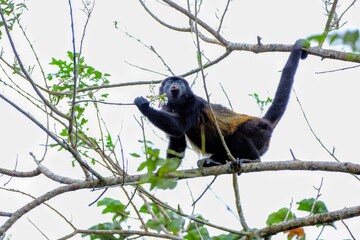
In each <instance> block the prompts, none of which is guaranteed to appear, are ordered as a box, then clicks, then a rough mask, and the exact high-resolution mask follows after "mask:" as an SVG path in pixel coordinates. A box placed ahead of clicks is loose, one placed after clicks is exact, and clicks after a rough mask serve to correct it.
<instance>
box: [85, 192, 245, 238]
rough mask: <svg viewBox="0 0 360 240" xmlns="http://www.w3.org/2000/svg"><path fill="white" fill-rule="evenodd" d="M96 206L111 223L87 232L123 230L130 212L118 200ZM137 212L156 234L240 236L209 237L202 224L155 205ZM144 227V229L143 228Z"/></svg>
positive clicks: (196, 236)
mask: <svg viewBox="0 0 360 240" xmlns="http://www.w3.org/2000/svg"><path fill="white" fill-rule="evenodd" d="M97 205H98V206H104V207H105V208H104V210H103V211H102V214H106V213H110V214H112V215H113V217H112V221H111V222H105V223H99V224H97V225H95V226H92V227H91V228H90V229H89V230H124V229H125V227H124V226H125V225H126V221H127V220H128V218H129V217H130V215H131V214H130V211H127V210H126V206H125V205H124V204H123V203H121V202H120V201H119V200H114V199H111V198H104V199H103V200H101V201H99V202H98V204H97ZM138 211H139V212H140V213H143V214H145V217H144V218H145V219H147V221H146V222H145V226H146V228H149V229H152V230H154V231H156V232H158V233H159V232H160V231H162V230H163V229H166V230H167V231H169V232H171V233H172V234H174V235H176V234H178V233H179V232H180V231H181V232H182V233H183V235H184V239H188V240H198V239H204V240H210V239H215V240H235V239H240V236H238V235H236V234H232V233H229V234H221V235H218V236H210V235H209V232H208V230H207V228H206V227H205V226H204V224H201V223H198V222H195V221H190V222H189V223H188V224H186V219H185V218H184V217H182V216H180V215H179V214H177V213H175V212H173V211H170V210H167V209H163V208H161V207H160V206H158V205H157V204H155V203H145V204H144V205H142V206H141V207H140V208H139V209H138ZM194 217H195V218H197V219H200V220H204V218H203V217H202V216H201V215H195V216H194ZM145 226H144V227H145ZM82 236H83V237H86V236H90V239H91V240H94V239H100V240H122V239H128V238H130V237H135V235H131V234H83V235H82Z"/></svg>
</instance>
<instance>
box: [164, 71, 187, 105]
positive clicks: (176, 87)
mask: <svg viewBox="0 0 360 240" xmlns="http://www.w3.org/2000/svg"><path fill="white" fill-rule="evenodd" d="M160 94H166V97H167V98H168V103H170V104H171V103H179V100H180V101H181V100H182V99H184V98H186V96H188V95H189V94H192V91H191V88H190V86H189V83H188V82H187V81H186V80H185V79H183V78H181V77H168V78H166V79H165V80H164V81H162V83H161V86H160Z"/></svg>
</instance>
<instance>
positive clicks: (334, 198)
mask: <svg viewBox="0 0 360 240" xmlns="http://www.w3.org/2000/svg"><path fill="white" fill-rule="evenodd" d="M225 2H226V1H211V3H208V1H204V4H203V11H202V12H201V15H200V17H202V18H203V20H206V21H207V22H208V23H209V24H211V25H212V26H217V18H216V14H215V13H216V9H217V6H219V8H221V7H223V6H224V4H225ZM351 2H352V1H340V4H341V7H342V8H341V9H344V8H346V7H347V6H349V4H350V3H351ZM147 3H148V4H149V6H150V7H151V9H152V10H154V11H155V12H156V13H157V14H158V16H160V17H161V18H162V19H163V20H165V21H167V22H169V23H171V24H174V25H177V26H186V23H187V20H186V19H185V18H184V17H183V16H182V15H180V14H178V13H176V12H175V11H173V10H171V9H169V8H167V7H164V6H162V5H161V4H159V3H158V2H156V1H147ZM27 4H28V7H29V12H26V13H25V14H24V17H23V24H24V26H26V31H27V33H28V36H29V38H30V39H31V41H32V42H33V43H34V47H35V49H36V52H37V53H38V56H39V58H40V61H41V63H42V64H43V67H44V68H45V71H46V72H51V71H54V68H53V67H51V66H49V65H48V63H49V62H50V61H51V58H52V57H54V58H61V59H64V58H65V57H66V52H67V51H69V50H71V32H70V20H69V9H68V2H67V1H64V0H63V1H60V0H57V1H46V0H37V1H30V2H28V3H27ZM74 9H75V12H74V14H75V20H76V22H75V30H76V37H77V47H79V40H80V37H81V33H82V28H83V24H84V21H85V16H84V14H83V13H82V12H81V11H80V9H81V5H80V4H79V3H77V4H74ZM115 21H116V22H118V26H119V28H117V29H116V28H115V27H114V22H115ZM344 22H346V25H345V26H344V27H343V29H344V30H345V29H358V28H359V24H360V14H359V10H358V6H356V7H355V8H352V9H350V10H349V12H348V13H347V14H346V15H345V17H344ZM325 23H326V16H325V12H324V9H323V3H322V1H321V0H315V1H314V0H303V1H289V0H278V1H239V0H237V1H232V2H231V4H230V10H229V13H228V15H227V17H226V20H225V22H224V26H223V31H224V36H225V37H226V38H227V39H229V40H231V41H234V42H245V43H256V37H257V36H261V37H262V42H263V43H281V44H292V43H294V42H295V41H296V39H299V38H306V37H309V36H311V35H313V34H318V33H321V32H322V30H323V29H324V25H325ZM124 32H127V33H129V34H131V35H133V36H134V37H135V38H139V39H141V40H142V42H143V43H145V44H147V45H151V46H153V47H154V48H155V49H156V50H157V51H158V53H159V54H161V56H162V57H163V58H164V59H165V60H166V61H167V63H168V65H169V66H171V68H172V70H173V71H174V72H175V74H182V73H184V72H187V71H189V70H190V69H193V68H195V67H196V66H197V62H196V61H197V60H196V48H195V46H194V43H193V40H194V36H192V35H190V34H188V33H178V32H173V31H171V30H169V29H164V27H162V26H160V25H159V24H158V23H157V22H156V21H154V20H153V19H152V18H151V17H150V16H149V15H147V14H146V12H145V11H144V10H143V9H142V7H141V5H140V4H139V3H138V2H137V1H114V0H108V1H97V2H96V6H95V10H94V12H93V15H92V18H91V20H90V23H89V27H88V30H87V32H86V38H85V44H84V49H83V56H84V57H85V60H86V62H87V63H88V64H89V65H91V66H94V67H95V68H97V69H99V70H100V71H102V72H106V73H110V74H111V77H110V81H111V83H121V82H131V81H138V80H158V79H162V78H164V76H163V75H159V74H155V73H151V72H148V71H142V70H140V69H139V68H136V67H133V66H131V65H130V64H129V63H131V64H135V65H138V66H141V67H144V68H147V69H151V70H153V71H155V72H160V73H162V74H167V75H169V73H168V72H167V71H166V68H165V67H164V66H163V65H162V63H161V62H160V61H159V59H158V58H157V57H156V56H155V55H154V54H153V53H151V52H150V51H149V50H147V49H146V48H145V47H144V46H142V45H141V44H139V43H138V42H137V41H136V40H134V39H132V38H130V37H128V36H127V35H126V34H125V33H124ZM0 43H1V46H2V47H5V49H4V51H5V54H6V55H5V56H8V58H9V59H12V57H11V54H10V49H9V48H7V47H8V44H7V42H6V39H5V38H3V39H2V40H1V41H0ZM15 43H16V44H17V48H18V51H19V52H20V53H21V57H22V58H23V60H24V62H25V64H27V65H32V64H34V58H33V56H32V55H31V52H30V50H29V47H28V45H27V44H26V42H25V40H24V39H23V38H22V37H21V35H20V34H17V35H15ZM202 47H203V50H204V53H205V54H206V56H207V57H209V58H211V59H213V58H216V57H217V56H219V55H220V54H221V53H222V52H223V51H224V50H223V49H221V48H219V47H217V46H211V45H207V44H204V43H202ZM340 50H341V49H340ZM345 50H346V49H345ZM287 57H288V53H264V54H253V53H248V52H234V53H233V54H232V55H231V56H230V57H229V58H228V59H226V60H224V61H223V62H221V63H219V64H218V65H216V66H214V67H212V68H211V69H208V70H206V73H207V83H208V84H209V85H208V88H209V91H210V93H211V99H212V101H213V102H215V103H222V104H223V105H225V106H228V100H227V98H226V96H225V94H224V92H223V91H222V90H220V87H219V83H221V85H222V86H223V87H224V89H225V91H226V93H227V95H228V97H229V99H230V101H231V103H232V106H233V107H234V110H235V111H237V112H240V113H246V114H250V115H255V116H259V115H260V114H261V112H260V110H259V108H258V107H257V105H256V103H255V101H254V99H252V98H251V97H249V96H248V94H251V93H254V92H257V93H259V94H260V96H262V97H263V98H266V97H268V96H269V97H273V95H274V92H275V90H276V87H277V83H278V80H279V77H280V74H281V73H280V71H281V69H282V67H283V65H284V63H285V61H286V59H287ZM354 65H356V64H354V63H348V62H341V61H336V60H328V59H326V60H321V59H320V58H319V57H314V56H309V58H308V59H306V60H305V61H302V62H301V63H300V66H299V70H298V72H297V75H296V79H295V85H294V89H295V90H296V92H297V95H298V97H299V99H300V101H301V103H302V105H303V107H304V110H305V112H306V114H307V116H308V119H309V121H310V123H311V126H312V127H313V129H314V130H315V132H316V133H317V135H318V136H319V137H320V138H321V140H322V141H323V142H324V144H325V145H326V146H327V147H328V148H329V149H332V148H333V147H335V148H336V155H337V157H338V158H339V159H340V160H341V161H349V162H354V163H359V157H358V151H357V150H356V149H357V148H358V146H359V145H358V142H359V140H358V136H359V135H360V125H359V124H358V123H359V120H360V114H359V107H358V101H359V98H358V96H359V92H358V91H359V82H358V80H359V79H358V76H359V71H360V70H359V69H358V68H355V69H351V70H346V71H339V72H334V73H327V74H315V72H322V71H327V70H334V69H340V68H345V67H350V66H354ZM36 74H39V72H38V69H36V71H35V73H34V75H35V78H36V76H39V75H36ZM1 75H2V72H0V77H1ZM194 78H195V77H194V76H191V77H188V80H189V81H193V80H194ZM16 81H18V80H17V79H16ZM19 81H20V80H19ZM39 83H41V82H40V80H39ZM202 87H203V86H202V84H201V81H197V82H196V84H195V86H194V87H193V90H194V92H195V93H196V94H198V95H201V96H204V90H203V88H202ZM29 89H30V88H29ZM0 91H1V92H2V93H3V94H5V95H6V96H8V97H10V98H12V99H13V100H14V101H15V102H16V103H18V104H19V105H20V106H22V107H24V108H25V110H27V111H32V109H31V108H30V105H29V104H27V103H26V102H25V101H24V100H23V99H21V98H19V97H17V96H15V95H14V92H13V91H11V90H10V89H9V88H7V87H6V86H4V85H0ZM104 92H110V94H111V95H110V99H109V101H114V102H122V103H131V102H132V101H133V99H134V98H135V97H136V96H140V95H142V96H146V95H149V94H150V93H149V88H148V87H147V86H141V87H137V86H136V87H124V88H117V89H112V90H105V91H104ZM0 109H2V113H3V114H2V116H3V117H2V121H1V123H2V124H0V132H1V133H2V136H3V137H2V138H0V146H2V147H1V148H2V149H3V150H5V151H3V152H4V154H2V160H0V163H1V164H0V167H1V168H8V169H13V168H14V167H15V162H16V160H17V161H18V163H17V164H18V166H17V169H19V170H30V169H33V168H34V167H35V166H34V163H33V162H32V158H31V156H30V155H29V152H33V153H35V154H36V155H37V156H39V157H40V156H41V155H42V154H43V150H44V146H43V144H44V143H45V134H44V133H43V132H41V130H40V129H38V128H37V127H36V126H35V125H34V124H33V123H31V122H30V121H28V120H27V119H26V118H25V117H23V116H21V115H20V114H19V113H18V112H16V111H15V110H14V109H12V108H11V107H9V106H8V105H7V104H6V103H4V102H3V101H0ZM101 110H102V111H103V118H104V120H105V121H107V123H108V127H109V130H110V132H111V133H112V134H113V135H114V136H117V135H118V134H120V136H121V139H122V142H123V145H124V150H125V154H126V156H127V159H128V161H129V171H130V173H133V174H135V173H136V168H137V167H138V165H139V163H140V160H138V159H133V158H131V157H130V156H129V153H132V152H141V147H142V146H141V144H139V143H138V140H139V139H141V129H140V128H139V126H138V124H137V123H136V121H135V120H134V115H135V116H136V117H140V116H141V114H140V113H139V112H138V110H137V109H136V107H134V106H101ZM30 113H31V114H34V115H35V116H37V117H39V118H40V119H41V121H45V119H44V116H43V115H41V114H39V113H38V112H36V111H35V112H30ZM91 121H93V122H92V123H90V124H93V125H90V127H91V126H93V128H96V123H97V122H96V119H91V118H90V122H91ZM91 132H93V133H97V131H96V129H91ZM154 132H156V134H154ZM146 133H147V137H148V140H151V141H152V142H154V143H155V145H156V147H158V148H160V149H161V150H162V154H163V155H165V149H166V146H167V143H166V141H164V139H165V136H164V134H163V133H161V132H160V131H158V130H157V129H156V128H155V127H153V126H151V125H150V124H149V125H147V126H146ZM289 149H292V151H293V152H294V154H295V156H296V157H297V158H299V159H302V160H330V161H332V158H331V157H330V156H329V155H328V154H327V153H326V151H324V149H323V148H322V147H321V146H320V145H319V143H318V142H317V141H316V139H315V138H314V136H313V135H312V134H311V132H310V131H309V128H308V126H307V124H306V121H305V119H304V117H303V114H302V112H301V110H300V107H299V104H298V103H297V101H296V98H295V95H294V94H292V96H291V100H290V103H289V106H288V110H287V112H286V113H285V116H284V118H283V119H282V120H281V122H280V123H279V125H278V127H277V129H276V131H275V133H274V135H273V139H272V143H271V147H270V150H269V151H268V153H267V154H266V155H265V156H264V157H263V158H262V161H276V160H289V159H292V156H291V154H290V151H289ZM199 157H200V156H197V155H196V154H194V153H191V151H190V150H188V151H187V154H186V158H185V160H184V161H183V164H182V166H181V167H182V168H184V169H186V168H194V167H196V159H198V158H199ZM44 163H45V165H46V166H47V167H49V168H50V169H52V170H54V171H55V172H57V173H58V174H63V175H66V176H71V177H79V176H80V175H79V174H80V173H79V171H78V170H77V169H72V167H71V160H70V159H69V157H68V155H66V154H61V153H59V152H57V151H56V150H53V151H52V152H51V153H50V154H49V157H48V158H47V160H46V161H45V162H44ZM211 179H212V178H203V179H192V180H189V181H180V182H179V185H178V187H177V188H176V189H174V190H171V191H170V190H168V191H157V192H156V194H157V196H159V197H160V198H164V200H165V201H167V202H168V203H169V204H170V205H172V206H177V204H181V207H182V209H183V210H184V212H187V213H190V212H191V210H192V208H191V203H192V199H191V196H190V191H189V189H188V186H189V187H190V188H191V190H192V194H193V195H194V196H195V197H197V196H199V194H200V193H201V192H202V191H203V190H204V188H205V187H206V185H207V184H208V183H209V182H210V181H211ZM322 179H323V186H322V190H321V197H320V200H322V201H324V202H325V203H326V204H327V206H328V208H329V210H330V211H332V210H339V209H342V208H344V207H350V206H355V205H358V204H359V203H360V190H358V189H359V184H360V183H359V182H358V181H357V180H356V179H355V178H354V177H352V176H350V175H345V174H338V173H325V172H300V171H299V172H295V171H291V172H290V171H281V172H262V173H251V174H243V175H241V176H240V177H239V183H240V193H241V198H242V204H243V209H244V210H245V217H246V219H247V221H248V224H249V225H250V226H251V227H257V228H260V227H264V226H265V222H266V218H267V216H268V215H269V214H270V213H271V212H274V211H277V210H278V209H280V208H282V207H289V206H290V204H291V202H292V203H293V205H295V203H296V202H297V201H300V200H302V199H304V198H310V197H316V194H317V191H316V189H314V187H318V186H319V185H320V182H321V180H322ZM7 181H8V178H6V177H2V178H0V185H1V186H2V185H3V184H4V183H5V182H7ZM45 182H46V183H47V180H45V178H43V177H39V178H37V179H36V180H29V179H13V180H12V181H11V182H10V183H9V185H7V187H8V188H15V189H21V190H23V191H24V192H27V193H32V194H34V195H35V196H39V195H41V194H43V193H45V192H46V191H48V190H49V189H51V188H54V187H56V186H58V184H56V183H51V184H46V185H45V184H43V183H45ZM224 186H225V187H224ZM226 186H228V187H226ZM99 194H100V193H99V192H95V193H94V192H90V191H81V192H77V193H71V194H66V195H64V196H61V197H59V198H57V199H54V200H51V201H50V202H49V203H50V204H51V205H52V206H54V207H56V208H59V209H60V210H61V211H62V212H63V213H64V215H65V216H66V217H68V218H69V219H72V221H73V222H74V224H75V225H76V226H78V227H79V228H88V227H90V226H92V225H94V224H97V223H99V222H101V221H109V220H110V216H104V215H101V214H100V212H101V209H100V208H97V207H95V206H92V207H88V204H89V203H90V202H92V201H93V200H94V199H96V198H97V197H98V195H99ZM179 194H182V196H183V198H182V199H181V202H179V197H178V196H179ZM106 196H107V197H113V198H118V199H122V198H123V193H122V192H121V191H120V190H118V189H111V190H110V191H109V192H107V194H106ZM0 199H1V200H0V202H1V203H2V204H1V205H2V208H1V209H0V210H1V211H14V210H15V209H17V208H18V206H20V205H19V204H24V203H25V202H26V201H29V199H28V198H26V197H24V196H20V195H19V194H9V193H8V192H6V191H0ZM226 205H228V206H229V207H230V208H231V209H232V210H234V211H235V205H234V197H233V191H232V181H231V176H230V175H228V176H221V177H219V178H218V180H217V181H216V182H215V183H214V185H213V186H212V191H209V192H207V193H206V195H205V196H204V197H203V198H202V199H201V200H200V201H199V203H198V204H197V206H196V209H195V212H196V213H199V214H202V215H203V216H204V217H205V218H206V219H209V220H210V221H213V222H214V223H215V224H219V225H223V226H226V227H229V228H237V229H239V228H240V225H239V222H238V220H237V219H236V217H234V215H233V214H232V213H231V212H230V211H228V210H227V208H226ZM293 208H294V210H295V206H293ZM301 214H302V213H301V212H297V215H298V216H299V217H300V216H305V215H301ZM27 218H28V219H30V220H31V221H32V222H34V223H35V224H36V225H37V226H38V227H40V228H41V229H42V230H44V232H45V234H46V235H47V236H48V237H50V239H56V238H58V237H61V236H64V235H66V234H68V233H70V232H71V229H70V228H69V227H67V226H66V224H65V223H64V222H63V221H62V220H61V219H60V218H59V217H58V216H57V215H55V214H54V213H53V212H52V211H50V210H49V209H47V208H46V207H39V208H37V209H35V210H34V211H32V212H31V213H30V214H27V215H26V216H25V217H23V218H22V220H20V221H19V222H18V223H16V224H15V225H14V226H13V227H12V228H11V229H10V230H9V232H8V234H10V235H12V238H11V239H15V240H18V239H30V238H31V239H43V238H42V236H41V234H40V233H39V232H38V231H37V230H36V229H35V227H34V226H32V224H31V223H30V222H29V221H28V219H27ZM5 220H6V219H4V218H0V223H1V224H2V223H3V222H4V221H5ZM359 222H360V221H359V218H357V219H353V220H348V221H346V223H347V224H348V226H349V227H350V229H351V231H352V232H353V233H354V235H355V236H360V223H359ZM54 224H56V225H54ZM63 226H64V227H63ZM336 226H337V230H335V229H331V228H328V229H327V230H326V231H325V232H324V233H323V235H322V238H323V239H341V238H350V236H349V234H348V233H347V231H346V229H345V227H344V225H343V224H342V223H341V222H337V223H336ZM319 231H320V229H317V228H315V227H313V228H308V229H306V233H307V234H308V235H307V236H308V239H314V238H315V237H316V236H317V235H318V233H319ZM79 238H80V236H77V237H75V238H74V239H79ZM274 239H284V235H283V234H279V236H278V237H274Z"/></svg>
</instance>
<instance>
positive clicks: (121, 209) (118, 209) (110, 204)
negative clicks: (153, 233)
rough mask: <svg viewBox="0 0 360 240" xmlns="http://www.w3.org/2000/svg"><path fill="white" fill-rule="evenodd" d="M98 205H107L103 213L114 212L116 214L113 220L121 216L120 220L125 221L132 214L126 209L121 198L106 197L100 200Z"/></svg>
mask: <svg viewBox="0 0 360 240" xmlns="http://www.w3.org/2000/svg"><path fill="white" fill-rule="evenodd" d="M97 205H98V206H105V208H104V210H103V211H102V214H105V213H112V214H113V215H114V216H113V221H114V220H115V219H117V218H120V219H119V221H120V222H123V221H125V220H126V219H127V218H128V216H129V214H130V212H129V211H126V210H125V205H124V204H122V203H121V202H120V201H119V200H114V199H112V198H104V199H103V200H101V201H99V202H98V203H97Z"/></svg>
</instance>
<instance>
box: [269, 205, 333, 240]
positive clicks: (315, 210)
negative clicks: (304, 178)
mask: <svg viewBox="0 0 360 240" xmlns="http://www.w3.org/2000/svg"><path fill="white" fill-rule="evenodd" d="M296 204H298V205H299V206H298V208H297V210H300V211H305V212H308V213H309V214H320V213H327V212H329V211H328V209H327V207H326V205H325V203H324V202H323V201H319V200H315V198H307V199H303V200H301V201H300V202H297V203H296ZM293 219H296V216H295V214H294V213H293V212H292V211H291V209H289V208H286V207H284V208H281V209H279V210H278V211H276V212H273V213H271V214H270V215H269V216H268V219H267V220H266V224H267V225H268V226H270V225H272V224H276V223H281V222H286V221H288V220H293ZM328 225H329V226H332V227H334V228H335V225H334V224H332V223H331V224H326V225H319V224H318V225H316V226H317V227H319V226H328ZM285 233H287V234H288V239H293V238H294V237H296V239H299V240H304V239H305V236H306V235H305V231H304V229H303V228H296V229H292V230H289V231H286V232H285Z"/></svg>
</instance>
